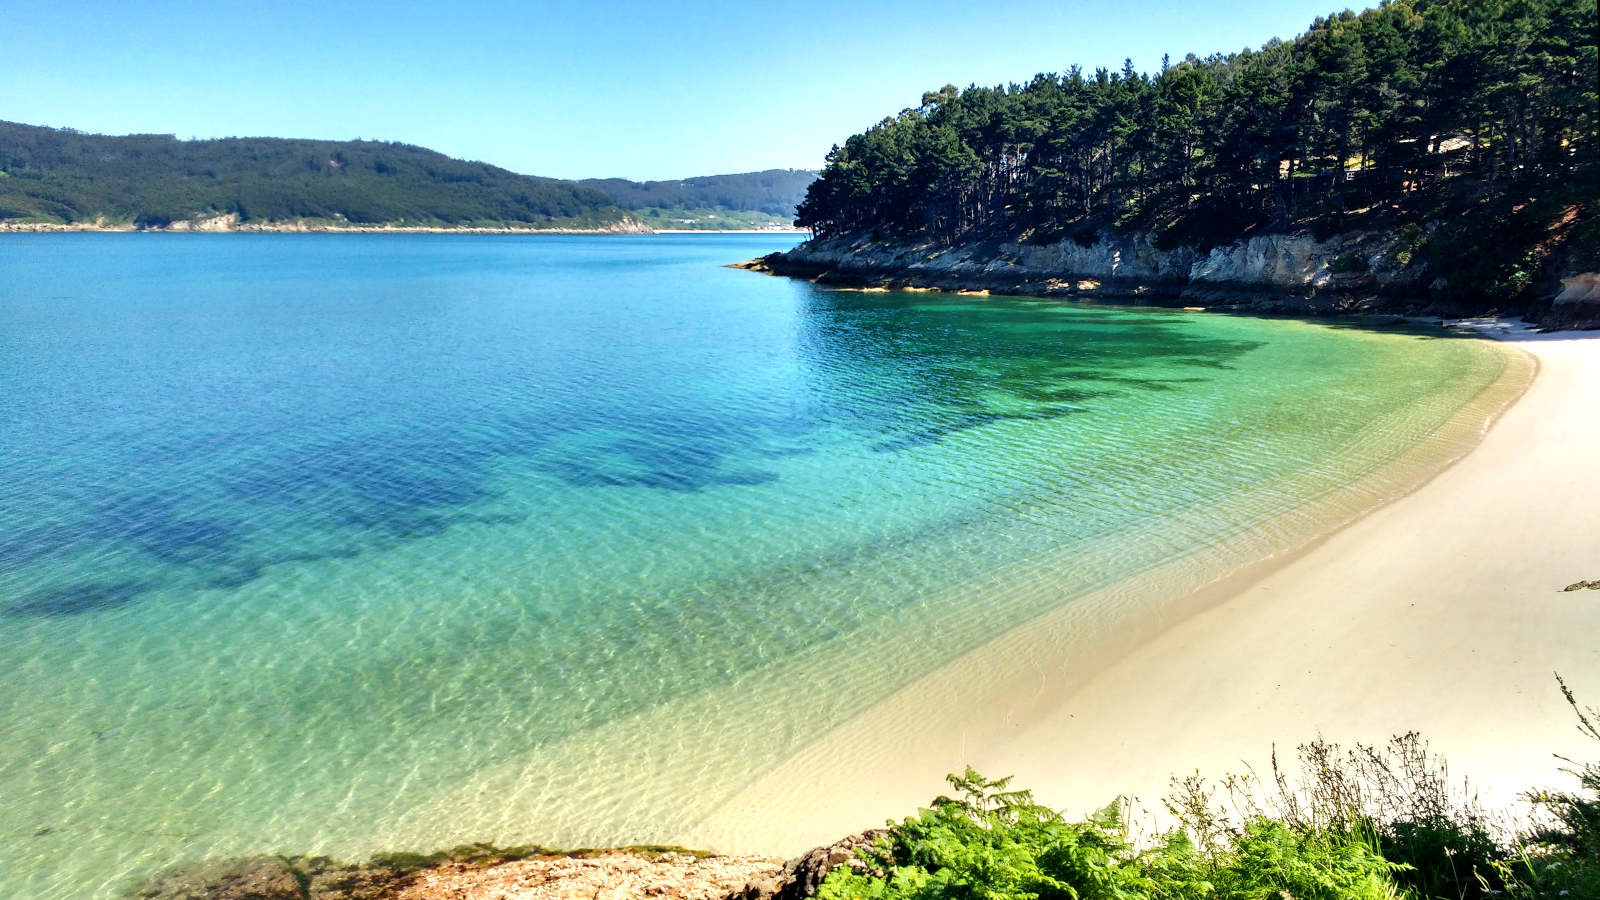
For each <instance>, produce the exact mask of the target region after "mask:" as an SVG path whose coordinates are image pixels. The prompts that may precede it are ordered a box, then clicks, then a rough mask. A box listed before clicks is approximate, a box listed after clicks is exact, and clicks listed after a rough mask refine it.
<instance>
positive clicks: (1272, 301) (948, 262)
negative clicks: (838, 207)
mask: <svg viewBox="0 0 1600 900" xmlns="http://www.w3.org/2000/svg"><path fill="white" fill-rule="evenodd" d="M1408 246H1409V245H1408V244H1406V243H1405V242H1404V239H1403V238H1396V237H1394V236H1391V235H1384V234H1379V233H1373V232H1357V233H1351V234H1344V235H1339V236H1337V237H1335V238H1332V239H1330V240H1327V241H1317V240H1315V239H1314V238H1312V237H1310V236H1306V235H1287V234H1267V235H1259V236H1256V237H1251V238H1248V239H1246V240H1243V241H1238V242H1235V243H1232V244H1226V245H1223V246H1219V247H1216V248H1213V249H1212V250H1210V251H1209V252H1200V251H1197V250H1195V249H1193V248H1191V247H1175V248H1172V249H1165V250H1164V249H1162V248H1160V247H1159V246H1157V245H1156V243H1155V241H1154V239H1153V238H1152V237H1151V236H1149V235H1133V236H1115V235H1110V234H1101V235H1100V236H1099V238H1098V240H1096V241H1095V242H1094V243H1093V244H1090V245H1088V246H1085V245H1083V244H1081V243H1079V242H1077V241H1075V240H1070V239H1069V240H1063V241H1057V242H1055V243H1049V244H1018V243H986V244H964V245H957V246H954V247H944V246H938V245H932V244H913V243H895V242H884V241H871V240H868V239H865V238H859V237H857V238H831V239H827V240H812V241H808V242H806V243H805V244H802V245H800V246H799V247H796V248H795V249H794V250H792V251H790V252H788V253H785V254H781V255H775V256H774V257H770V258H768V259H767V260H765V261H764V266H763V267H764V268H766V269H768V270H770V271H772V272H775V273H777V274H783V275H796V276H802V277H807V278H815V279H818V280H820V281H824V282H829V283H840V284H874V285H876V284H883V285H890V286H906V287H934V288H942V289H946V290H991V291H1003V292H1007V293H1022V294H1039V295H1050V296H1056V295H1081V296H1083V297H1084V298H1086V299H1087V298H1091V297H1094V296H1103V297H1108V298H1120V299H1140V300H1145V301H1147V302H1163V301H1165V302H1179V303H1186V304H1188V303H1193V304H1196V305H1200V304H1204V305H1209V306H1227V307H1230V308H1239V309H1257V310H1272V311H1284V312H1312V313H1329V312H1351V311H1361V310H1374V309H1392V310H1397V311H1398V310H1404V309H1416V308H1421V307H1424V306H1428V305H1430V304H1431V302H1432V301H1431V300H1430V299H1429V285H1428V284H1423V283H1420V279H1421V278H1422V277H1424V276H1422V275H1421V274H1420V273H1419V271H1418V270H1417V269H1414V268H1409V267H1408V266H1407V265H1406V262H1407V261H1409V254H1408V253H1407V252H1406V251H1407V249H1408Z"/></svg>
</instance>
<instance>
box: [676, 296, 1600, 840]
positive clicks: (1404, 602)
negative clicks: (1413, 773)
mask: <svg viewBox="0 0 1600 900" xmlns="http://www.w3.org/2000/svg"><path fill="white" fill-rule="evenodd" d="M1473 327H1475V328H1477V329H1478V330H1480V331H1482V332H1484V333H1493V334H1494V335H1495V336H1496V337H1498V338H1500V339H1502V340H1503V341H1505V343H1506V346H1507V347H1508V348H1509V351H1510V352H1511V353H1513V354H1523V353H1525V354H1529V355H1530V356H1531V357H1532V359H1533V360H1534V361H1536V364H1537V374H1536V375H1534V376H1533V378H1532V381H1531V384H1529V385H1528V387H1527V390H1526V392H1525V393H1524V394H1523V395H1522V396H1521V397H1520V398H1519V399H1517V400H1516V401H1515V402H1514V403H1512V404H1511V405H1510V406H1509V408H1506V409H1505V410H1504V412H1503V413H1502V414H1501V415H1500V416H1499V417H1498V418H1497V419H1496V420H1494V421H1493V423H1492V425H1491V426H1490V427H1489V428H1488V430H1487V432H1486V433H1484V435H1483V439H1482V441H1481V443H1479V444H1477V445H1476V446H1475V447H1474V448H1473V449H1471V450H1470V451H1469V452H1467V454H1466V455H1465V456H1464V457H1462V458H1460V459H1458V460H1456V461H1455V462H1454V463H1453V464H1451V465H1449V466H1448V467H1447V468H1444V469H1443V470H1442V471H1439V472H1438V473H1437V474H1435V475H1433V477H1431V478H1430V479H1429V480H1427V481H1426V482H1425V483H1423V484H1421V485H1420V487H1417V488H1416V489H1415V490H1413V491H1410V492H1409V493H1405V494H1404V495H1403V496H1399V497H1398V498H1397V499H1393V498H1386V499H1391V500H1392V502H1386V503H1383V504H1382V505H1379V506H1377V507H1376V508H1375V509H1372V510H1371V511H1370V512H1368V513H1367V514H1365V515H1364V516H1362V517H1360V518H1358V519H1356V520H1355V521H1353V522H1352V523H1350V524H1348V525H1347V526H1345V527H1343V528H1341V529H1339V530H1337V531H1335V532H1333V533H1332V534H1329V535H1326V536H1324V537H1322V538H1319V539H1317V540H1316V541H1314V542H1312V543H1311V544H1309V545H1308V546H1305V547H1301V548H1299V549H1296V550H1294V551H1292V552H1286V553H1283V554H1280V555H1279V556H1277V557H1274V558H1273V559H1270V560H1266V561H1264V562H1260V563H1257V564H1255V565H1253V566H1250V567H1248V568H1246V569H1245V570H1243V571H1240V572H1238V573H1236V574H1235V575H1234V576H1232V577H1230V578H1228V579H1225V580H1224V581H1222V582H1220V583H1217V584H1214V585H1212V586H1211V587H1209V588H1207V589H1206V590H1204V591H1201V592H1200V593H1199V594H1198V595H1194V596H1190V597H1188V598H1186V599H1181V600H1173V601H1172V607H1173V609H1175V610H1179V611H1181V613H1174V614H1173V615H1170V616H1168V617H1166V619H1165V620H1164V621H1161V622H1159V623H1158V624H1156V625H1155V626H1154V627H1150V628H1147V629H1145V630H1144V631H1143V633H1142V634H1141V635H1140V636H1139V638H1138V639H1137V643H1134V644H1133V645H1131V646H1128V645H1123V646H1117V647H1103V648H1101V651H1100V652H1099V653H1092V654H1081V655H1080V657H1079V658H1077V659H1072V660H1065V659H1060V658H1056V657H1058V656H1059V655H1060V654H1059V651H1056V652H1055V655H1052V648H1055V647H1058V646H1059V642H1058V641H1056V640H1055V638H1056V637H1057V636H1058V635H1057V631H1058V630H1059V629H1061V628H1063V627H1067V626H1066V624H1064V623H1063V621H1060V618H1061V617H1059V616H1046V617H1044V619H1041V620H1039V621H1036V622H1034V623H1030V624H1028V625H1025V626H1023V627H1022V628H1020V629H1017V630H1016V631H1015V632H1013V633H1011V634H1008V635H1006V636H1004V637H1003V638H1001V639H999V640H997V641H995V642H994V643H992V644H991V645H988V646H986V647H984V648H980V649H979V650H977V651H974V652H973V653H971V654H968V655H967V656H966V657H963V658H962V659H959V660H957V661H956V662H955V663H953V664H951V665H950V666H948V667H946V668H945V669H942V670H940V671H939V672H936V673H933V674H932V675H930V676H927V677H925V678H923V679H920V680H919V681H918V682H917V683H915V684H913V685H910V686H908V687H907V688H906V689H904V690H902V691H900V692H899V693H897V694H896V695H895V696H894V697H891V698H890V699H889V700H887V701H885V702H883V703H880V704H878V705H877V706H875V707H874V708H872V709H870V710H868V711H867V712H866V713H864V714H862V715H861V716H859V717H857V718H856V719H855V720H853V721H852V722H850V723H848V724H847V725H846V726H844V727H842V728H839V729H836V730H834V731H833V732H830V733H828V734H827V735H824V736H823V737H822V738H821V739H820V740H818V741H817V742H816V743H814V744H813V745H811V746H810V747H809V748H808V749H807V750H806V751H804V752H802V753H801V754H799V755H798V756H796V757H794V758H792V759H790V760H789V761H788V762H787V763H785V764H784V765H783V766H781V767H779V768H778V769H777V770H776V771H773V772H771V773H768V774H766V775H764V776H762V777H761V778H759V779H757V780H756V781H754V782H753V783H752V784H750V785H749V786H748V787H747V788H746V789H745V790H743V791H742V792H741V793H740V794H739V795H738V796H737V797H736V798H735V799H734V800H733V801H732V802H730V803H729V804H727V805H726V806H724V807H723V808H722V809H721V810H720V811H719V812H718V813H717V814H715V815H714V816H712V817H711V818H710V819H709V820H708V821H706V822H705V823H703V824H702V825H701V826H700V827H698V828H696V829H695V830H693V831H692V832H690V833H688V834H685V835H683V836H682V840H681V843H683V844H686V845H689V846H699V847H707V848H711V849H716V850H723V851H745V852H749V851H754V850H759V851H761V852H767V853H792V852H797V851H799V850H802V849H804V848H806V847H810V846H813V845H816V844H819V843H822V842H825V841H828V840H831V839H833V838H836V837H838V836H840V835H842V834H845V833H848V832H851V831H855V830H859V829H861V828H865V827H870V826H874V825H880V824H882V823H883V821H884V820H885V819H886V818H889V817H900V816H904V815H907V814H910V813H911V812H913V811H914V810H915V809H916V807H917V806H918V805H921V804H925V803H926V802H927V801H928V800H929V799H930V798H932V797H933V796H935V795H937V794H939V793H942V792H943V790H944V788H945V785H944V783H943V776H944V775H945V773H947V772H950V771H959V770H961V768H962V767H963V766H965V765H967V764H969V763H970V764H972V765H974V766H976V767H977V768H978V769H979V770H980V771H981V772H983V773H984V774H986V775H989V776H991V777H993V776H999V775H1015V776H1016V785H1017V786H1020V787H1027V788H1031V789H1033V790H1034V791H1035V793H1036V794H1037V795H1038V797H1039V799H1040V800H1041V801H1042V802H1045V803H1047V804H1049V805H1052V806H1055V807H1059V808H1062V809H1065V810H1067V811H1068V812H1073V813H1076V812H1086V811H1088V810H1090V809H1092V808H1096V807H1098V806H1102V805H1104V804H1105V803H1106V802H1108V801H1110V800H1111V799H1113V798H1114V797H1116V796H1118V795H1119V794H1124V795H1132V796H1134V797H1135V798H1136V804H1135V809H1136V810H1139V809H1143V810H1149V811H1152V812H1153V811H1155V810H1159V809H1160V808H1161V804H1160V798H1161V796H1162V795H1163V794H1164V793H1165V791H1166V788H1167V785H1168V782H1169V779H1170V777H1171V776H1172V775H1174V774H1189V773H1193V772H1194V771H1195V770H1196V769H1198V770H1199V771H1201V772H1202V773H1204V774H1207V775H1212V776H1221V775H1223V774H1225V773H1228V772H1244V771H1246V770H1247V769H1249V768H1252V767H1253V768H1254V769H1255V770H1256V771H1258V772H1265V771H1267V766H1268V762H1269V759H1270V754H1271V752H1272V750H1273V747H1274V745H1276V746H1277V747H1278V748H1279V749H1280V751H1284V752H1285V753H1292V750H1293V748H1294V746H1295V745H1297V744H1299V743H1302V742H1304V741H1307V740H1309V739H1312V738H1315V737H1317V736H1319V735H1320V736H1322V737H1324V738H1326V739H1328V740H1331V741H1335V742H1340V743H1345V744H1349V743H1351V742H1356V741H1360V742H1367V743H1372V742H1381V741H1384V740H1385V739H1387V738H1388V737H1389V736H1390V735H1393V734H1397V733H1402V732H1406V731H1411V730H1416V731H1419V732H1421V733H1422V735H1423V737H1424V738H1426V739H1427V740H1428V741H1429V742H1430V744H1431V746H1432V747H1433V749H1434V750H1435V751H1437V752H1439V753H1442V754H1443V755H1444V756H1445V757H1446V758H1447V759H1448V761H1449V763H1450V766H1451V772H1452V775H1454V776H1456V777H1462V776H1465V777H1468V778H1470V782H1471V785H1472V787H1473V789H1474V790H1476V791H1477V792H1478V794H1479V796H1480V797H1481V799H1482V800H1483V802H1484V803H1485V804H1486V805H1488V806H1490V807H1500V806H1506V805H1510V804H1513V803H1515V802H1516V801H1517V798H1518V795H1519V794H1520V792H1521V791H1523V790H1526V789H1528V788H1530V787H1534V786H1536V785H1542V784H1563V783H1565V782H1564V781H1563V779H1565V778H1566V777H1567V776H1565V775H1563V774H1562V772H1561V767H1562V765H1563V764H1562V763H1561V762H1560V761H1559V760H1557V759H1556V758H1555V757H1554V756H1553V754H1555V753H1561V754H1563V755H1569V756H1573V757H1574V758H1578V759H1590V758H1593V756H1594V754H1595V751H1596V749H1597V748H1595V747H1593V746H1586V745H1585V743H1584V740H1583V738H1582V736H1581V735H1580V734H1579V733H1578V732H1577V730H1576V728H1575V721H1574V718H1573V716H1572V714H1571V711H1570V709H1569V708H1568V707H1567V706H1566V704H1565V702H1564V701H1563V699H1562V697H1561V695H1560V693H1559V691H1558V689H1557V686H1556V683H1555V678H1554V675H1553V673H1555V672H1560V673H1561V674H1562V675H1563V676H1564V677H1565V678H1566V679H1567V681H1568V683H1569V684H1570V685H1571V686H1572V687H1573V689H1574V690H1575V691H1576V692H1577V694H1578V696H1579V698H1580V699H1583V700H1586V701H1587V702H1589V703H1596V702H1600V638H1597V636H1600V591H1590V590H1579V591H1573V592H1562V590H1561V589H1562V588H1563V587H1565V586H1567V585H1569V584H1571V583H1573V582H1577V581H1580V580H1590V579H1597V578H1600V502H1596V501H1597V499H1600V467H1597V466H1596V465H1595V462H1594V447H1595V446H1596V444H1597V442H1600V415H1597V413H1600V402H1597V401H1596V399H1595V394H1594V385H1596V384H1600V333H1596V332H1589V333H1576V332H1568V333H1560V334H1553V335H1537V334H1533V333H1532V332H1531V331H1529V330H1528V329H1526V328H1523V327H1519V326H1511V325H1508V324H1504V323H1478V324H1477V325H1475V326H1473ZM1523 362H1526V360H1525V359H1524V360H1523ZM1518 387H1519V388H1520V385H1519V386H1518ZM778 811H781V812H778Z"/></svg>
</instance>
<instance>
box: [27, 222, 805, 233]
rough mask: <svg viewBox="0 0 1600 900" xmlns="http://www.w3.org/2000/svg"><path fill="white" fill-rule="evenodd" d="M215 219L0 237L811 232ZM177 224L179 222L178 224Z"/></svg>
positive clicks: (56, 228) (32, 227)
mask: <svg viewBox="0 0 1600 900" xmlns="http://www.w3.org/2000/svg"><path fill="white" fill-rule="evenodd" d="M210 222H211V220H207V221H206V222H201V223H197V224H191V223H188V222H185V223H182V224H183V226H184V227H176V228H174V227H166V228H140V227H137V226H135V225H96V224H83V223H74V224H70V225H56V224H52V223H45V222H40V223H22V224H15V223H6V222H0V234H517V235H539V234H557V235H574V234H576V235H651V234H771V235H805V234H809V233H810V232H806V231H800V230H798V229H776V228H715V229H713V228H647V227H644V226H639V227H630V226H628V225H615V226H605V227H600V228H518V227H513V226H504V227H488V226H485V227H477V226H463V227H460V228H443V227H432V226H424V225H320V224H308V223H303V222H263V223H260V224H254V223H248V222H247V223H238V222H229V223H222V224H219V225H212V224H210ZM175 224H177V223H175Z"/></svg>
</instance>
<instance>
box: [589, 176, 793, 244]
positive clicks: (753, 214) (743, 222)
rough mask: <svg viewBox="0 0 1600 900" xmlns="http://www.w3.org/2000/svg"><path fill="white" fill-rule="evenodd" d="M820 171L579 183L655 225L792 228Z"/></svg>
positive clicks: (664, 226) (607, 180)
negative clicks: (800, 207) (798, 207)
mask: <svg viewBox="0 0 1600 900" xmlns="http://www.w3.org/2000/svg"><path fill="white" fill-rule="evenodd" d="M816 178H817V173H816V172H814V171H811V170H809V169H768V170H766V171H764V172H745V173H743V174H739V175H708V176H703V177H700V178H685V179H683V180H681V181H628V180H626V179H622V178H589V179H585V180H583V181H580V182H578V183H579V184H581V185H583V186H585V187H591V188H594V189H595V190H598V191H601V192H602V193H604V194H605V195H606V196H608V197H610V198H611V199H612V200H614V201H615V202H616V203H617V205H618V206H621V207H622V208H624V209H627V210H629V211H631V212H633V213H634V214H635V215H636V216H637V217H638V218H639V219H640V220H641V221H643V222H645V223H646V224H647V225H650V226H651V227H652V228H677V229H681V228H691V229H694V228H699V229H705V228H759V227H763V226H768V227H771V226H783V227H787V226H789V225H791V224H792V223H793V221H794V216H795V207H796V206H798V205H799V203H800V201H801V200H802V199H804V198H805V195H806V188H807V187H810V185H811V182H813V181H815V180H816Z"/></svg>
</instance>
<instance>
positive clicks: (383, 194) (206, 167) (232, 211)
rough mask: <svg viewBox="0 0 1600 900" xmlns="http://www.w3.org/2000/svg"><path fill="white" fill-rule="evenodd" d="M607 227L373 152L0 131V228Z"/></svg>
mask: <svg viewBox="0 0 1600 900" xmlns="http://www.w3.org/2000/svg"><path fill="white" fill-rule="evenodd" d="M226 215H236V216H237V217H238V219H239V221H240V222H241V223H263V224H264V223H282V222H294V221H305V222H308V223H312V224H323V225H332V226H338V225H380V224H382V225H407V226H420V227H496V226H507V225H510V226H517V227H541V228H562V227H566V228H616V227H619V226H627V225H630V224H632V223H631V222H629V221H628V220H629V217H628V216H627V214H626V213H625V212H623V210H621V209H619V208H618V207H617V205H616V204H615V203H613V201H612V200H611V198H610V197H608V196H606V195H605V194H603V193H601V192H599V191H596V190H593V189H591V188H588V187H584V186H581V185H578V184H575V183H573V182H570V181H562V180H558V179H553V178H536V177H531V176H527V175H518V174H516V173H514V172H508V171H506V170H505V169H501V168H497V167H495V166H491V165H487V164H485V163H479V162H466V161H463V160H458V159H452V158H450V157H448V156H445V155H443V154H441V153H435V152H434V151H432V150H427V149H424V148H422V147H415V146H411V145H409V144H401V143H389V142H382V141H315V140H287V139H282V138H223V139H218V140H192V141H181V140H178V139H177V138H175V137H174V136H172V135H164V134H140V135H126V136H119V137H113V136H107V135H96V134H84V133H82V132H79V131H74V130H72V129H55V128H42V127H38V126H32V125H20V124H16V123H11V122H0V222H6V221H8V220H9V221H11V222H13V223H16V222H40V223H62V224H72V223H93V222H94V221H96V220H97V219H104V220H105V221H106V222H107V223H110V224H123V225H127V224H132V225H136V226H139V227H164V226H167V225H170V224H171V223H173V222H181V221H184V220H192V219H201V218H210V217H214V216H226Z"/></svg>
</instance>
